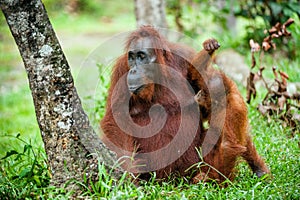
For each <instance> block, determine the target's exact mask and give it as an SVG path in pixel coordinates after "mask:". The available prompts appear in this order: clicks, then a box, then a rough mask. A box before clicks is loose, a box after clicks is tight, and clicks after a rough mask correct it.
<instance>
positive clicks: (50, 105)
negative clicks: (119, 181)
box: [0, 0, 122, 188]
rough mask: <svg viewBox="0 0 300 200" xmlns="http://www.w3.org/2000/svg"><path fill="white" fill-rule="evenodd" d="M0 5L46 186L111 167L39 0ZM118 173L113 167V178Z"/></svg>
mask: <svg viewBox="0 0 300 200" xmlns="http://www.w3.org/2000/svg"><path fill="white" fill-rule="evenodd" d="M0 7H1V10H2V11H3V13H4V15H5V17H6V21H7V23H8V25H9V27H10V30H11V33H12V35H13V37H14V39H15V42H16V43H17V45H18V48H19V51H20V54H21V56H22V59H23V62H24V64H25V69H26V72H27V75H28V80H29V85H30V89H31V93H32V97H33V100H34V106H35V113H36V117H37V121H38V124H39V128H40V131H41V134H42V138H43V142H44V146H45V150H46V153H47V156H48V165H49V167H50V170H51V174H52V180H51V183H52V184H53V185H55V186H63V185H64V183H65V182H66V181H68V180H70V179H74V178H75V179H77V180H82V175H83V174H84V173H85V174H86V175H87V176H88V177H89V176H93V175H96V174H97V165H98V162H97V159H99V160H100V162H102V163H104V164H105V165H107V166H113V165H114V164H115V161H116V156H115V154H114V153H113V152H111V151H110V150H109V149H107V148H106V146H105V145H104V144H103V143H102V142H101V141H100V139H99V136H98V135H97V134H96V133H95V132H94V130H93V128H92V127H91V126H90V123H89V120H88V117H87V115H86V114H85V113H84V111H83V108H82V105H81V101H80V99H79V96H78V95H77V92H76V89H75V87H74V81H73V78H72V75H71V71H70V67H69V65H68V62H67V60H66V58H65V56H64V53H63V51H62V49H61V46H60V45H59V42H58V39H57V37H56V35H55V32H54V30H53V28H52V25H51V23H50V21H49V19H48V16H47V12H46V10H45V8H44V5H43V4H42V2H41V1H40V0H1V2H0ZM20 103H22V102H20ZM91 154H92V155H91ZM121 173H122V170H121V169H119V168H117V169H116V170H114V174H113V175H115V176H117V177H119V175H120V174H121ZM94 177H95V176H94ZM69 186H70V188H72V186H74V185H72V184H71V185H69Z"/></svg>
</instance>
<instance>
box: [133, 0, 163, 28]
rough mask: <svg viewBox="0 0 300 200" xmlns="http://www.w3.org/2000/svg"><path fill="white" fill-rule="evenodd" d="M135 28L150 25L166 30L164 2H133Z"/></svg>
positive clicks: (149, 0)
mask: <svg viewBox="0 0 300 200" xmlns="http://www.w3.org/2000/svg"><path fill="white" fill-rule="evenodd" d="M134 5H135V16H136V21H137V26H138V27H139V26H142V25H152V26H155V27H160V28H167V20H166V11H165V7H166V6H165V1H164V0H135V1H134Z"/></svg>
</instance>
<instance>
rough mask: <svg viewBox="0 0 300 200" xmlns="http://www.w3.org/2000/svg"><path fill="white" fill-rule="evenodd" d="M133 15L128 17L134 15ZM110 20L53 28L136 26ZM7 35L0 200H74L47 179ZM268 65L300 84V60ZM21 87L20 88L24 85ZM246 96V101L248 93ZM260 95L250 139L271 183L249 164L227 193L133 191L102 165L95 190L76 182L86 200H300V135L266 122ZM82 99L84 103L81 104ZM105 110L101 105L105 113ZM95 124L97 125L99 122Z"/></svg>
mask: <svg viewBox="0 0 300 200" xmlns="http://www.w3.org/2000/svg"><path fill="white" fill-rule="evenodd" d="M122 2H123V1H122ZM114 9H117V8H114ZM118 9H123V8H118ZM130 9H132V8H130ZM130 9H129V10H127V11H130V12H131V11H132V10H130ZM125 10H126V9H125ZM117 11H118V10H117ZM103 12H104V11H103ZM105 12H106V13H105ZM105 12H104V14H103V15H107V16H109V12H108V11H105ZM50 17H51V15H50ZM110 17H112V21H111V22H109V23H107V22H106V21H105V20H103V18H101V17H99V16H98V17H95V16H94V17H91V16H88V15H84V16H67V15H66V14H64V13H61V14H56V15H54V16H53V18H52V23H53V25H54V28H55V30H59V31H62V32H65V33H66V34H70V35H72V34H74V33H77V32H80V33H84V34H88V33H97V34H98V33H101V34H111V33H114V32H118V31H123V30H128V28H130V27H132V28H133V27H134V26H135V22H134V17H133V15H128V14H123V15H122V14H121V15H117V16H110ZM66 24H68V25H67V26H66ZM103 27H104V28H103ZM2 29H3V27H1V30H2ZM1 33H2V32H1ZM7 33H8V30H7V29H5V28H4V37H5V40H3V41H4V42H2V41H1V42H0V49H1V51H0V141H1V142H0V159H1V158H3V157H4V156H6V155H7V153H8V152H10V154H11V155H10V156H9V157H8V158H6V159H1V160H0V199H25V198H27V199H68V198H71V195H72V194H71V193H67V192H66V191H65V190H64V188H55V187H53V186H48V185H47V183H48V181H49V175H48V171H47V168H46V164H45V157H46V156H45V152H44V150H43V144H42V139H41V135H40V132H39V128H38V125H37V121H36V117H35V112H34V106H33V101H32V97H31V94H30V89H29V87H28V83H27V82H26V81H27V78H26V74H25V71H24V69H23V68H21V69H19V68H17V67H16V66H15V65H16V63H17V62H16V60H18V59H19V60H20V57H19V55H18V54H16V53H15V51H12V50H11V49H12V47H11V46H9V45H12V44H13V43H12V42H11V41H10V42H9V40H11V36H8V35H7ZM101 34H100V35H101ZM70 37H71V36H70ZM226 41H228V42H229V43H235V41H234V38H229V37H228V38H226ZM243 51H244V52H246V53H245V56H246V60H247V62H249V63H250V62H251V59H250V52H249V51H247V50H243ZM264 62H265V63H264V64H265V65H266V66H268V67H271V66H273V65H277V66H278V67H279V68H280V69H282V70H283V71H286V72H287V73H288V74H289V75H290V81H291V82H296V81H299V80H300V67H299V66H300V60H299V59H296V60H294V61H291V60H288V59H286V58H282V57H279V58H276V59H274V57H271V56H269V55H266V56H265V59H264ZM16 68H17V69H16ZM266 73H267V76H268V77H272V74H271V73H270V72H266ZM20 80H23V81H21V83H20ZM103 82H105V81H103ZM105 83H106V82H105ZM241 90H242V94H243V95H244V94H245V89H243V88H241ZM261 91H262V90H260V93H259V95H258V97H257V99H255V100H254V101H253V102H252V104H251V105H249V119H250V124H251V127H252V128H251V135H252V136H253V140H254V143H255V145H256V147H257V150H258V152H259V153H260V155H262V156H263V157H264V158H265V160H266V163H267V165H268V166H269V167H270V169H271V172H272V178H266V179H258V178H256V177H255V176H253V175H252V172H251V170H250V169H249V167H248V166H247V165H246V164H245V163H240V164H239V165H238V173H237V177H236V179H235V180H234V181H233V182H232V183H230V184H229V187H226V188H223V187H220V186H218V185H216V184H213V183H199V184H195V185H190V184H187V183H186V182H185V180H184V179H179V180H176V184H174V182H175V181H174V180H172V179H171V180H169V181H166V182H163V183H161V184H158V183H157V182H155V181H154V180H151V181H149V182H146V183H145V182H144V183H141V185H140V186H139V187H136V186H135V185H134V184H133V183H132V182H130V180H129V179H128V178H127V176H126V174H125V175H124V176H123V177H122V179H121V180H118V181H116V180H114V179H113V178H112V177H111V176H110V175H109V172H107V171H106V170H105V169H104V168H103V167H102V166H101V165H99V177H100V180H99V181H98V182H96V183H92V184H91V186H90V187H86V183H88V182H89V180H86V178H85V177H83V179H82V182H77V184H78V185H79V186H81V187H82V189H81V191H82V194H81V196H82V197H86V198H88V197H90V198H94V199H100V198H103V199H299V198H300V181H299V180H300V143H299V141H300V138H299V137H300V136H299V133H298V134H296V135H295V136H294V137H292V133H291V130H290V129H289V128H288V127H283V125H282V124H281V123H280V121H279V120H277V119H276V117H275V118H273V119H272V120H271V121H270V122H268V120H267V119H266V118H264V117H262V116H261V115H260V113H259V112H258V111H257V110H256V105H257V104H258V103H259V102H260V101H261V99H262V97H263V93H261ZM82 100H83V101H84V98H83V99H82ZM100 103H101V102H100ZM100 103H99V104H100ZM102 107H103V105H102V104H101V105H100V108H102ZM100 110H102V111H103V109H100ZM89 114H90V115H94V113H89ZM94 118H96V119H98V116H96V117H94Z"/></svg>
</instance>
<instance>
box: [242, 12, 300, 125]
mask: <svg viewBox="0 0 300 200" xmlns="http://www.w3.org/2000/svg"><path fill="white" fill-rule="evenodd" d="M292 23H294V20H293V19H291V18H290V19H288V20H287V21H286V22H285V23H283V24H281V23H279V22H278V23H276V25H275V26H273V27H272V28H271V29H269V31H268V33H269V36H267V37H265V38H264V39H263V42H262V44H261V46H262V48H263V50H264V51H268V50H270V49H271V48H273V49H276V44H275V43H274V42H273V39H274V38H282V37H287V36H290V35H291V33H290V32H289V31H287V27H288V26H290V25H291V24H292ZM250 47H251V52H252V66H251V69H252V70H253V69H254V68H255V67H256V59H255V55H254V53H255V52H260V45H259V44H258V43H256V42H254V40H250ZM262 55H263V54H261V55H260V59H262ZM260 63H261V62H260ZM264 70H265V67H264V66H262V65H261V66H260V67H259V70H258V71H257V72H256V73H254V72H252V71H251V72H250V75H249V77H248V79H247V103H250V102H251V98H252V97H253V98H255V97H256V93H257V90H256V86H255V84H256V83H257V80H262V82H263V85H264V87H265V88H266V89H267V93H266V95H265V97H264V99H263V100H262V103H261V104H259V105H258V110H259V111H260V112H261V113H262V114H263V115H264V116H268V117H269V118H270V116H271V115H279V119H281V120H283V123H284V125H288V126H290V127H292V129H293V130H299V129H298V127H299V126H300V114H299V113H298V111H299V109H300V104H299V103H300V93H299V92H295V93H294V94H290V93H289V92H288V91H287V86H288V82H287V80H288V79H289V76H288V74H287V73H286V72H283V71H281V70H279V69H277V68H276V67H272V72H273V76H274V81H272V82H271V83H268V82H267V81H266V79H265V78H264V76H263V71H264Z"/></svg>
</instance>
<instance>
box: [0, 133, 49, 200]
mask: <svg viewBox="0 0 300 200" xmlns="http://www.w3.org/2000/svg"><path fill="white" fill-rule="evenodd" d="M3 137H11V138H14V139H15V140H17V141H19V142H22V143H23V144H24V147H23V151H18V150H16V149H11V150H9V151H7V153H6V155H5V156H4V157H3V158H1V160H0V164H1V165H0V166H1V169H0V195H1V198H4V199H12V198H24V197H26V196H31V195H34V192H33V191H32V189H38V188H42V187H46V186H48V185H49V181H50V174H49V171H48V169H47V165H46V158H45V154H44V152H42V151H41V150H36V149H35V148H34V147H33V146H32V145H31V142H29V143H28V142H26V141H25V140H23V139H22V138H21V137H20V133H19V134H17V135H16V136H11V135H7V136H3Z"/></svg>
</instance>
